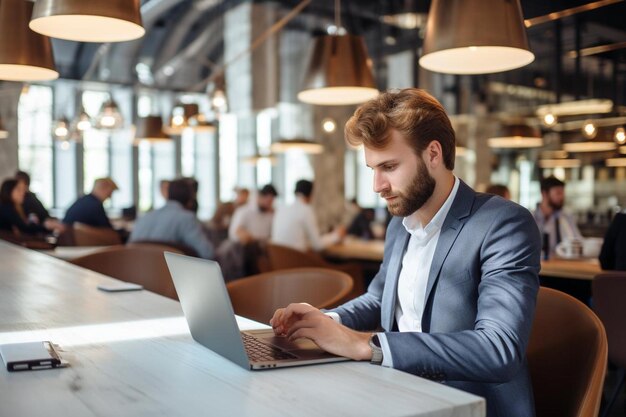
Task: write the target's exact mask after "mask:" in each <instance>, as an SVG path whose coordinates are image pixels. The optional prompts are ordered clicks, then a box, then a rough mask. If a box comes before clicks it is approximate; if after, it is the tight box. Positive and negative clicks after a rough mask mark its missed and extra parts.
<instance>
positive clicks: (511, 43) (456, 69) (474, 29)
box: [419, 0, 535, 74]
mask: <svg viewBox="0 0 626 417" xmlns="http://www.w3.org/2000/svg"><path fill="white" fill-rule="evenodd" d="M534 59H535V55H534V54H533V53H532V52H530V48H529V47H528V39H527V37H526V28H525V27H524V21H523V19H522V10H521V7H520V3H519V0H506V1H505V0H433V3H432V5H431V6H430V12H429V14H428V23H427V25H426V36H425V38H424V54H423V56H422V57H421V58H420V60H419V63H420V65H421V66H422V67H424V68H426V69H427V70H430V71H434V72H441V73H445V74H489V73H494V72H501V71H509V70H512V69H515V68H519V67H523V66H525V65H528V64H530V63H531V62H533V61H534Z"/></svg>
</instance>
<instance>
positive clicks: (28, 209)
mask: <svg viewBox="0 0 626 417" xmlns="http://www.w3.org/2000/svg"><path fill="white" fill-rule="evenodd" d="M15 179H16V180H18V181H19V182H21V183H23V184H24V186H25V187H26V195H25V196H24V203H23V204H22V209H23V210H24V214H25V215H26V217H28V219H29V220H31V221H33V222H34V221H35V220H36V221H37V222H38V223H39V224H43V223H44V222H45V221H46V219H49V218H50V213H48V210H46V208H45V207H44V205H43V204H42V203H41V201H39V199H38V198H37V195H35V193H33V192H32V191H31V190H30V175H28V173H27V172H24V171H17V172H16V173H15Z"/></svg>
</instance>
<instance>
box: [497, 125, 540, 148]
mask: <svg viewBox="0 0 626 417" xmlns="http://www.w3.org/2000/svg"><path fill="white" fill-rule="evenodd" d="M487 143H488V144H489V147H490V148H496V149H524V148H539V147H541V146H543V138H542V137H541V132H539V130H537V129H535V128H533V127H531V126H528V125H524V124H521V125H509V126H505V127H504V128H503V129H502V134H501V135H500V136H498V137H494V138H489V139H488V140H487Z"/></svg>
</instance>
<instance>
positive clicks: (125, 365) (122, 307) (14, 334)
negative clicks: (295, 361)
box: [0, 243, 485, 417]
mask: <svg viewBox="0 0 626 417" xmlns="http://www.w3.org/2000/svg"><path fill="white" fill-rule="evenodd" d="M0 264H2V265H3V268H2V270H1V272H0V343H11V342H21V341H34V340H42V339H50V340H52V341H53V342H55V343H58V344H60V345H61V346H62V348H63V349H64V351H65V352H64V354H63V355H64V357H65V358H67V359H68V360H69V361H70V363H71V367H69V368H65V369H53V370H44V371H30V372H16V373H9V372H7V371H6V369H5V368H2V369H0V410H1V412H0V414H1V415H3V416H4V415H6V416H13V417H20V416H28V417H39V416H41V417H50V416H67V417H73V416H77V417H78V416H80V417H90V416H98V417H102V416H105V417H106V416H116V417H117V416H132V417H141V416H150V417H152V416H155V415H159V416H200V415H211V416H277V415H298V416H324V415H329V416H331V415H351V416H381V415H385V416H476V417H480V416H484V415H485V403H484V400H483V399H481V398H479V397H476V396H474V395H470V394H467V393H464V392H461V391H457V390H455V389H451V388H450V387H447V386H445V385H442V384H438V383H435V382H431V381H427V380H425V379H421V378H418V377H415V376H412V375H409V374H407V373H403V372H399V371H396V370H393V369H387V368H382V367H378V366H372V365H370V364H368V363H363V362H345V363H337V364H327V365H318V366H306V367H299V368H286V369H275V370H268V371H260V372H252V371H247V370H244V369H242V368H240V367H239V366H237V365H235V364H233V363H231V362H229V361H228V360H226V359H224V358H222V357H220V356H218V355H216V354H215V353H213V352H211V351H210V350H208V349H206V348H204V347H203V346H201V345H200V344H198V343H196V342H194V341H193V340H192V339H191V336H190V335H189V331H188V329H187V324H186V322H185V321H184V318H183V317H182V312H181V309H180V304H179V303H178V302H176V301H173V300H170V299H168V298H165V297H160V296H158V295H155V294H152V293H150V292H147V291H138V292H126V293H104V292H101V291H98V290H97V289H96V285H97V284H99V283H104V282H109V281H111V280H112V278H108V277H105V276H103V275H100V274H97V273H95V272H91V271H88V270H85V269H82V268H79V267H77V266H74V265H71V264H69V263H66V262H62V261H60V260H58V259H55V258H53V257H50V256H45V255H43V254H40V253H37V252H35V251H30V250H27V249H23V248H19V247H17V246H13V245H10V244H6V243H0ZM239 324H240V327H242V328H251V327H258V326H260V325H259V324H258V323H254V322H250V321H249V320H245V319H240V321H239Z"/></svg>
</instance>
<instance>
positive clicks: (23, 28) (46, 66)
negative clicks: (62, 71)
mask: <svg viewBox="0 0 626 417" xmlns="http://www.w3.org/2000/svg"><path fill="white" fill-rule="evenodd" d="M32 11H33V3H32V2H30V1H27V0H2V1H0V80H7V81H46V80H55V79H57V78H59V73H58V72H57V71H56V69H55V67H54V58H53V55H52V45H51V44H50V39H48V38H47V37H45V36H42V35H40V34H38V33H35V32H33V31H32V30H30V29H29V28H28V21H29V20H30V16H31V14H32Z"/></svg>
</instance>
